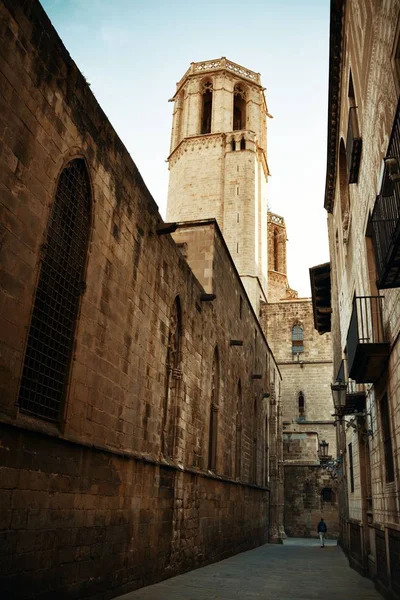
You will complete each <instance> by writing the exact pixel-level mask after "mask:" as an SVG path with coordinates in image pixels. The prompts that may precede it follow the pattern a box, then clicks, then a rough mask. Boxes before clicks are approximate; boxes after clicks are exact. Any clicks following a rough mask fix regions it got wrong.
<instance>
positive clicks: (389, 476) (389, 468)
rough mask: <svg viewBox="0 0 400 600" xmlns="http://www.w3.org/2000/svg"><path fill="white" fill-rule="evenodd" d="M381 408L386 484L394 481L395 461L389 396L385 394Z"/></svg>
mask: <svg viewBox="0 0 400 600" xmlns="http://www.w3.org/2000/svg"><path fill="white" fill-rule="evenodd" d="M380 408H381V423H382V439H383V451H384V456H385V471H386V483H390V482H391V481H394V461H393V448H392V437H391V435H390V417H389V403H388V397H387V394H385V395H384V396H383V398H382V400H381V402H380Z"/></svg>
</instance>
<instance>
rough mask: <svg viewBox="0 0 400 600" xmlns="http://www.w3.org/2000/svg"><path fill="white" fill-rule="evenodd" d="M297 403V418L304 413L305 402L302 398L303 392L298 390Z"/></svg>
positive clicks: (301, 416)
mask: <svg viewBox="0 0 400 600" xmlns="http://www.w3.org/2000/svg"><path fill="white" fill-rule="evenodd" d="M297 404H298V409H299V418H300V419H301V418H303V417H304V416H305V414H306V403H305V400H304V394H303V392H299V395H298V397H297Z"/></svg>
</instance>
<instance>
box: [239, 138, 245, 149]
mask: <svg viewBox="0 0 400 600" xmlns="http://www.w3.org/2000/svg"><path fill="white" fill-rule="evenodd" d="M240 149H241V150H246V140H245V139H244V138H242V139H241V140H240Z"/></svg>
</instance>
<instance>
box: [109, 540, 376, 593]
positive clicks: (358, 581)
mask: <svg viewBox="0 0 400 600" xmlns="http://www.w3.org/2000/svg"><path fill="white" fill-rule="evenodd" d="M317 599H318V600H319V599H321V600H382V596H381V595H380V594H379V593H378V592H377V591H376V590H375V588H374V586H373V584H372V582H371V581H370V580H369V579H366V578H365V577H361V575H358V573H356V572H355V571H354V570H353V569H350V567H349V566H348V562H347V559H346V557H345V555H344V554H343V552H342V550H341V549H340V548H339V547H338V546H336V542H332V541H330V540H327V545H326V547H325V548H320V546H319V544H318V542H317V541H316V540H300V539H294V538H291V539H288V540H285V544H284V545H269V544H267V545H265V546H261V547H260V548H256V549H255V550H250V551H248V552H244V553H242V554H237V555H236V556H232V557H231V558H228V559H226V560H223V561H221V562H218V563H215V564H213V565H209V566H207V567H204V568H202V569H196V570H195V571H190V572H189V573H185V574H184V575H179V576H178V577H173V578H171V579H167V580H166V581H162V582H161V583H157V584H156V585H151V586H149V587H146V588H142V589H141V590H137V591H136V592H130V593H129V594H124V595H123V596H120V597H119V598H118V599H116V600H317Z"/></svg>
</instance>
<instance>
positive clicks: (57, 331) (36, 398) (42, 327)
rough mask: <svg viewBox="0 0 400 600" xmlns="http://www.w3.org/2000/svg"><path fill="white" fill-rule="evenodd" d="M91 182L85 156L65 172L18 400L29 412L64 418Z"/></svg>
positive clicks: (81, 286) (81, 288)
mask: <svg viewBox="0 0 400 600" xmlns="http://www.w3.org/2000/svg"><path fill="white" fill-rule="evenodd" d="M90 196H91V194H90V184H89V178H88V173H87V169H86V166H85V163H84V161H83V160H82V159H75V160H72V161H71V162H70V163H69V164H68V165H67V166H66V167H65V168H64V169H63V171H62V173H61V175H60V178H59V182H58V186H57V191H56V195H55V201H54V206H53V209H52V212H51V216H50V220H49V226H48V232H47V239H46V243H45V245H44V247H43V251H44V255H43V259H42V264H41V269H40V274H39V281H38V284H37V289H36V296H35V301H34V306H33V312H32V318H31V323H30V328H29V334H28V341H27V347H26V353H25V361H24V367H23V372H22V378H21V385H20V391H19V399H18V404H19V408H20V410H21V411H22V412H24V413H30V414H32V415H35V416H37V417H40V418H42V419H46V420H49V421H58V419H59V417H60V412H61V408H62V403H63V400H64V396H65V390H66V384H67V380H68V373H69V367H70V362H71V355H72V347H73V341H74V334H75V326H76V318H77V314H78V308H79V301H80V296H81V295H82V293H83V291H84V284H83V272H84V267H85V263H86V253H87V245H88V239H89V226H90Z"/></svg>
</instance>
